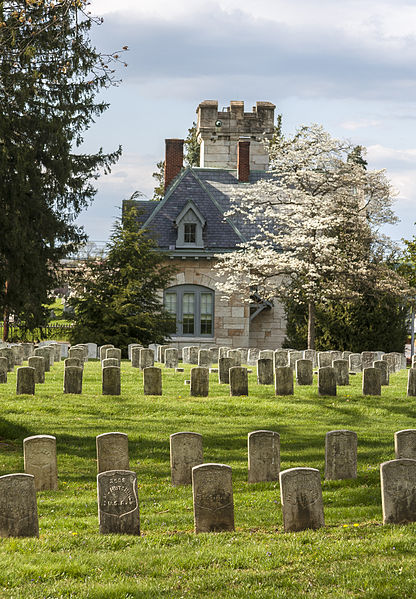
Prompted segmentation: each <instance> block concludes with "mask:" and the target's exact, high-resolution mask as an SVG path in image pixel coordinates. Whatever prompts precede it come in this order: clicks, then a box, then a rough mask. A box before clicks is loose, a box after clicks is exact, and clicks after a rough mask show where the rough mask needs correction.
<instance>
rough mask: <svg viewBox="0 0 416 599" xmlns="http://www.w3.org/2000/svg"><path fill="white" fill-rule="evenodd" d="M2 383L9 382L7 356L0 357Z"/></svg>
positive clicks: (0, 378)
mask: <svg viewBox="0 0 416 599" xmlns="http://www.w3.org/2000/svg"><path fill="white" fill-rule="evenodd" d="M0 383H7V358H5V357H4V356H1V357H0Z"/></svg>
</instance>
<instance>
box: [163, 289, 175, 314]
mask: <svg viewBox="0 0 416 599" xmlns="http://www.w3.org/2000/svg"><path fill="white" fill-rule="evenodd" d="M165 308H166V310H167V311H168V312H169V314H176V293H166V294H165Z"/></svg>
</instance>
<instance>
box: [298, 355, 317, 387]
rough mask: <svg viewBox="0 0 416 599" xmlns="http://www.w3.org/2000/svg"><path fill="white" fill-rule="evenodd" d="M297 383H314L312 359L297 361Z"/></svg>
mask: <svg viewBox="0 0 416 599" xmlns="http://www.w3.org/2000/svg"><path fill="white" fill-rule="evenodd" d="M295 372H296V384H297V385H312V383H313V363H312V360H297V361H296V368H295Z"/></svg>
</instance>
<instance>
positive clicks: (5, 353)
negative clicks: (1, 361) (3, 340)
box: [0, 347, 14, 372]
mask: <svg viewBox="0 0 416 599" xmlns="http://www.w3.org/2000/svg"><path fill="white" fill-rule="evenodd" d="M0 356H1V357H3V358H7V372H13V370H14V356H13V351H12V349H11V348H10V347H3V348H2V349H0Z"/></svg>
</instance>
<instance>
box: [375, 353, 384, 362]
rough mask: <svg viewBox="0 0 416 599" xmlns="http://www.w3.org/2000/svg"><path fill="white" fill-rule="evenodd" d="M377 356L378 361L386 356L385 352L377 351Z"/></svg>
mask: <svg viewBox="0 0 416 599" xmlns="http://www.w3.org/2000/svg"><path fill="white" fill-rule="evenodd" d="M374 353H375V354H376V360H381V358H382V357H383V356H384V354H385V352H384V351H376V352H374Z"/></svg>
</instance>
